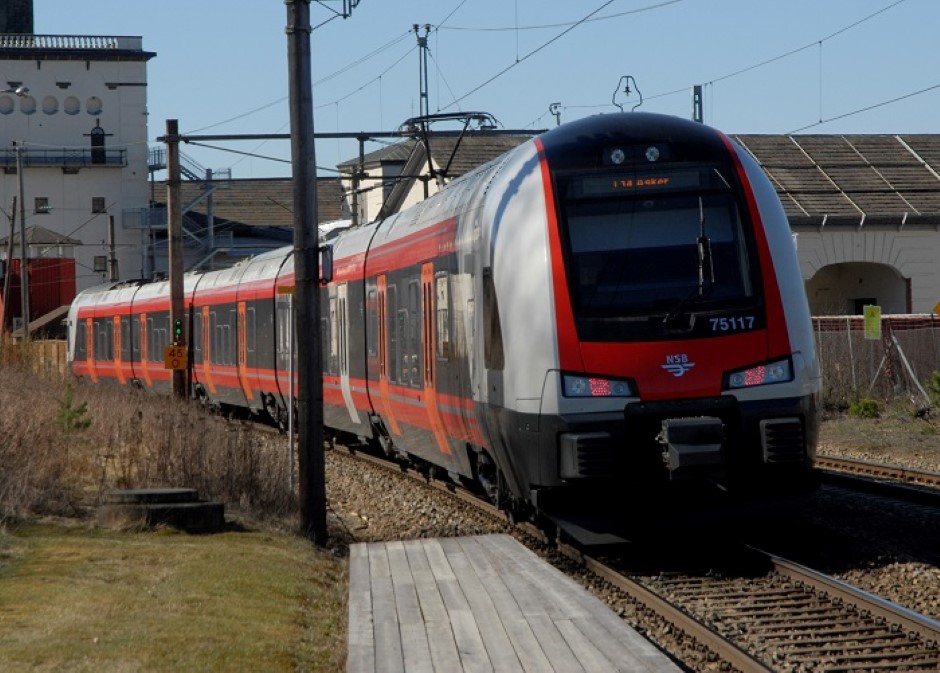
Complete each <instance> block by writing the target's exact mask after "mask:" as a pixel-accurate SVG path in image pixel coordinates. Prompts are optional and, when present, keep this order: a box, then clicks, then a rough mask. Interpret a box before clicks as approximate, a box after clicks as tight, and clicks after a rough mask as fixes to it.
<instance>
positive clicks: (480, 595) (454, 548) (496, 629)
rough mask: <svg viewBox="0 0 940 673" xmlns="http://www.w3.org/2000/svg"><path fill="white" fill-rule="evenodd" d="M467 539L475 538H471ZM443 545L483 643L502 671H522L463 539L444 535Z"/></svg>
mask: <svg viewBox="0 0 940 673" xmlns="http://www.w3.org/2000/svg"><path fill="white" fill-rule="evenodd" d="M464 539H465V540H471V539H470V538H464ZM467 544H468V545H471V546H473V545H475V544H476V543H475V542H472V540H471V541H468V543H467ZM441 548H442V549H443V550H444V553H445V554H446V555H447V560H448V561H449V563H450V567H451V569H452V570H453V571H454V575H455V577H456V578H457V583H458V584H459V585H460V589H461V590H462V591H463V594H464V596H466V597H467V602H468V603H469V604H470V610H471V611H472V612H473V618H474V620H475V621H476V625H477V629H478V630H479V631H480V635H481V636H482V638H483V644H484V646H485V647H486V652H487V654H488V656H489V659H490V661H491V662H492V663H493V667H494V668H495V669H496V670H498V671H507V672H511V671H518V672H519V673H522V666H521V664H520V663H519V657H517V656H516V652H515V649H514V647H513V644H512V641H510V639H509V636H508V635H507V634H506V629H505V627H504V626H503V623H502V619H501V618H500V614H499V612H498V611H497V610H496V607H495V605H494V604H493V601H492V600H491V598H490V595H489V593H488V590H487V587H486V586H484V584H483V583H482V582H481V581H480V578H479V577H478V576H477V574H476V572H475V571H474V570H473V566H472V565H471V564H470V560H469V559H468V558H467V555H466V553H465V551H464V548H463V545H461V542H460V540H458V539H457V538H443V539H441Z"/></svg>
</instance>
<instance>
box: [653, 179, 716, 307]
mask: <svg viewBox="0 0 940 673" xmlns="http://www.w3.org/2000/svg"><path fill="white" fill-rule="evenodd" d="M695 243H696V248H697V250H698V286H697V287H696V288H695V289H694V290H692V292H690V293H689V294H688V295H687V296H685V297H684V298H683V299H682V300H681V301H680V302H679V303H678V304H676V305H675V306H674V307H673V309H672V310H671V311H669V313H667V314H666V317H665V318H663V324H669V323H673V322H675V321H676V319H677V318H678V317H679V316H680V315H682V313H683V312H684V311H685V309H686V308H688V307H689V306H691V305H692V304H694V303H696V302H699V301H701V300H702V299H704V298H705V297H707V296H708V295H709V294H711V291H712V289H713V288H714V287H715V264H714V259H713V258H712V242H711V239H710V238H708V236H706V235H705V207H704V205H703V204H702V197H701V196H700V197H698V238H697V239H696V241H695Z"/></svg>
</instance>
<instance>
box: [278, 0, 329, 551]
mask: <svg viewBox="0 0 940 673" xmlns="http://www.w3.org/2000/svg"><path fill="white" fill-rule="evenodd" d="M284 4H285V5H287V28H286V33H287V62H288V81H289V98H290V104H289V107H290V141H291V142H290V144H291V162H292V167H293V169H292V173H293V182H294V288H295V289H294V297H295V299H296V311H295V313H294V316H295V317H294V321H295V327H296V333H297V335H298V336H300V335H303V338H298V339H297V376H298V381H297V386H298V395H297V409H298V412H299V418H298V419H297V444H298V449H297V451H298V461H299V467H300V483H299V490H300V527H301V534H303V535H305V536H307V537H309V538H310V539H312V540H313V542H314V543H315V544H318V545H320V546H324V545H325V544H326V537H327V531H326V464H325V457H324V455H323V358H322V344H321V335H320V295H319V284H320V283H319V281H320V259H319V248H320V241H319V230H318V229H317V173H316V155H315V150H314V136H313V95H312V83H311V82H312V80H311V76H310V75H311V70H310V0H284ZM291 385H293V381H291Z"/></svg>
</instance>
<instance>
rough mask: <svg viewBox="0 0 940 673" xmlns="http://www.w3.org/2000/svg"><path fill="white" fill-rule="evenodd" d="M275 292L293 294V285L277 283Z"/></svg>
mask: <svg viewBox="0 0 940 673" xmlns="http://www.w3.org/2000/svg"><path fill="white" fill-rule="evenodd" d="M277 293H278V294H294V286H293V285H278V286H277Z"/></svg>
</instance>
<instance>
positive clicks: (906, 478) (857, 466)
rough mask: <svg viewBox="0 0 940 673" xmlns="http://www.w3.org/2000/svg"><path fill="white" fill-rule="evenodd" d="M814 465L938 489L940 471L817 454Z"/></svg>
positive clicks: (939, 487)
mask: <svg viewBox="0 0 940 673" xmlns="http://www.w3.org/2000/svg"><path fill="white" fill-rule="evenodd" d="M816 467H818V468H820V469H823V470H833V471H837V472H845V473H848V474H857V475H862V476H865V477H873V478H876V479H887V480H890V481H897V482H901V483H905V484H916V485H919V486H926V487H928V488H934V489H938V490H940V472H930V471H927V470H914V469H911V468H909V467H902V466H900V465H884V464H881V463H872V462H869V461H867V460H858V459H856V458H840V457H837V456H827V455H817V456H816Z"/></svg>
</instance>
